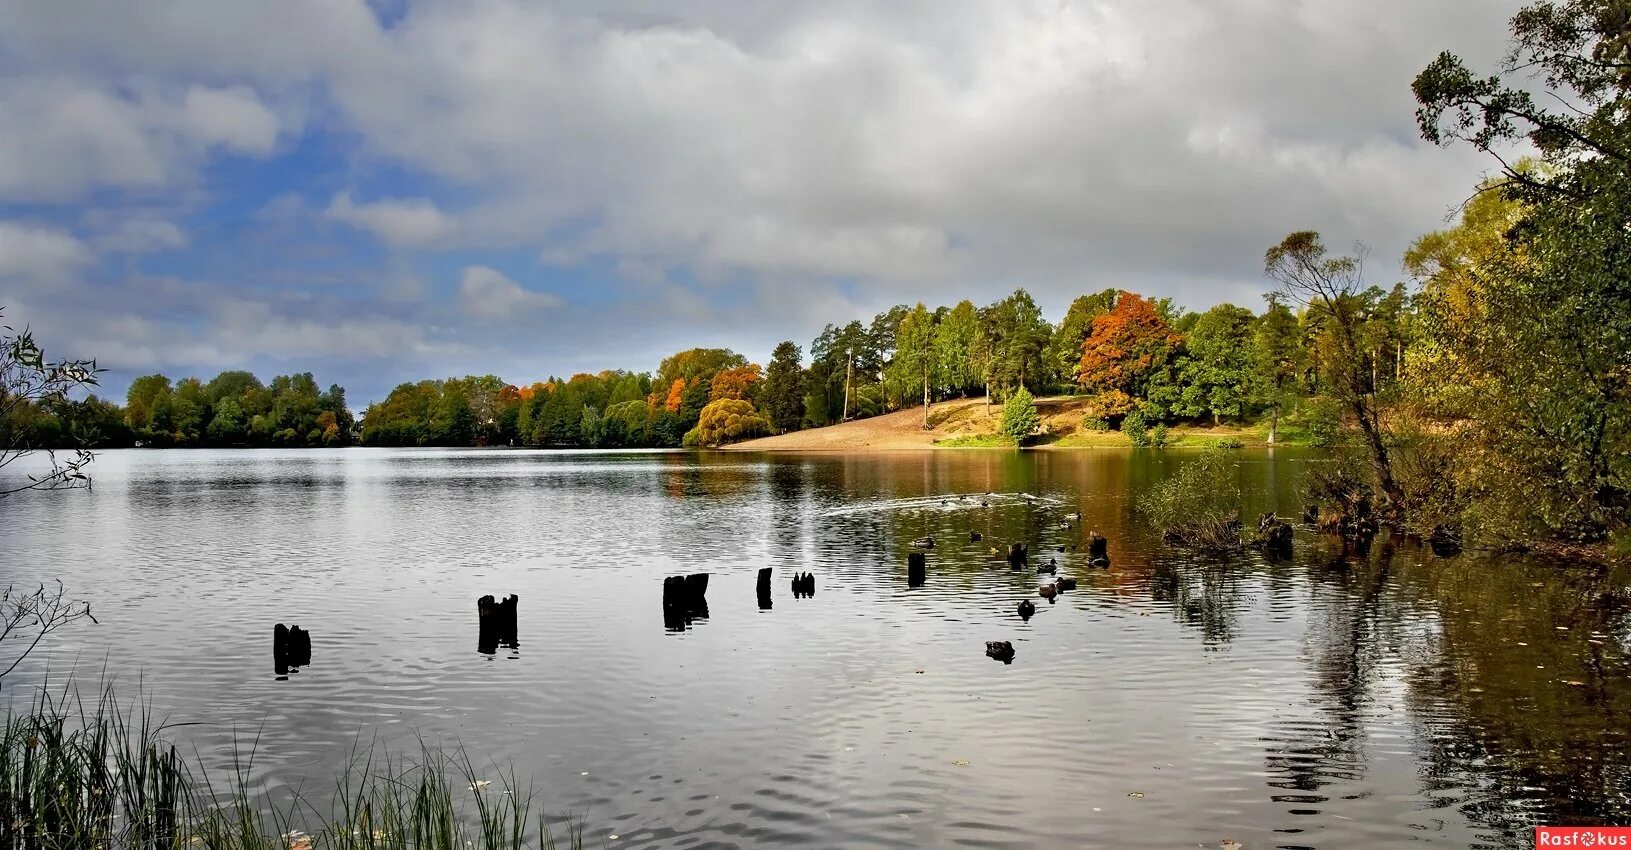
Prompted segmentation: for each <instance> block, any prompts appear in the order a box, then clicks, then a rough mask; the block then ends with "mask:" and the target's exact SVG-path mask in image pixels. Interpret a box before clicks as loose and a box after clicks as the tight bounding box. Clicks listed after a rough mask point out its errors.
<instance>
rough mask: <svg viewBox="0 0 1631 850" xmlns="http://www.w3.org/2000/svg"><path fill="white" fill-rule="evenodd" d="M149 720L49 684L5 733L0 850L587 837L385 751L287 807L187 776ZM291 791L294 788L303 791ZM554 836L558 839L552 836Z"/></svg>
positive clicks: (234, 848) (240, 773)
mask: <svg viewBox="0 0 1631 850" xmlns="http://www.w3.org/2000/svg"><path fill="white" fill-rule="evenodd" d="M169 729H170V727H167V726H166V725H165V724H164V723H163V722H161V721H159V720H158V719H157V718H155V717H154V716H153V715H152V714H151V712H150V711H149V710H147V709H145V708H131V707H128V706H124V705H121V704H120V703H119V702H118V701H117V700H116V699H115V697H114V695H113V693H112V691H111V690H110V689H107V688H104V689H103V690H102V692H101V694H100V696H99V698H98V699H97V700H96V701H94V702H89V703H88V702H86V701H84V700H82V699H81V698H80V696H79V694H78V692H77V690H74V689H72V688H71V687H69V688H66V689H64V690H62V691H61V692H59V693H53V692H52V691H50V690H49V689H48V688H47V687H46V686H42V687H41V689H40V690H39V692H38V695H37V696H36V697H35V699H34V701H33V703H32V705H31V706H30V707H28V708H27V709H16V708H12V709H10V710H8V711H7V713H6V715H5V717H4V719H3V721H0V850H82V848H87V847H96V848H105V850H191V848H209V850H470V848H472V847H475V848H481V850H555V848H557V847H562V848H571V850H579V849H580V848H582V846H583V831H584V830H583V825H582V823H581V822H580V821H578V820H576V819H573V818H553V819H552V818H548V817H546V816H544V815H542V814H540V813H538V812H536V811H535V810H534V802H535V795H534V794H533V792H532V791H531V789H529V788H526V787H523V786H522V785H520V784H519V783H518V782H517V780H516V777H515V775H514V773H513V771H506V770H503V769H501V768H499V767H498V766H497V765H491V766H489V767H488V769H486V770H483V769H481V768H479V767H478V766H477V765H476V763H475V762H473V761H472V760H471V759H470V757H469V756H468V754H466V753H465V752H464V751H462V750H452V751H448V750H443V749H441V748H438V747H435V746H432V745H429V744H424V743H421V744H420V748H419V754H418V756H417V757H413V758H407V757H401V756H398V755H393V754H392V753H390V752H389V751H387V750H385V749H384V748H383V747H381V746H379V745H375V746H371V747H367V748H363V749H360V750H358V751H355V752H353V753H352V757H351V761H350V767H349V768H348V770H347V771H346V773H345V774H344V775H342V776H340V777H337V778H335V779H333V780H332V784H330V783H327V782H325V783H324V784H326V785H328V787H329V788H330V791H329V793H328V794H327V795H324V796H306V795H304V794H301V793H299V792H298V791H297V792H295V794H294V796H293V797H292V799H290V800H289V801H288V802H287V803H286V804H284V805H282V806H274V805H271V804H270V803H269V801H266V800H261V799H258V798H257V797H256V795H255V794H254V793H253V792H252V791H251V790H250V787H249V782H248V780H247V773H248V769H249V765H250V764H251V763H252V762H253V758H254V756H253V751H252V749H251V752H250V754H249V755H247V756H245V757H243V758H239V759H236V760H235V762H236V766H235V768H234V770H233V771H231V778H230V781H226V782H219V781H216V778H215V777H214V776H212V775H211V773H210V772H209V771H207V770H206V769H205V768H204V767H203V766H202V765H201V764H197V765H195V764H192V763H190V762H189V760H188V759H187V758H186V757H184V756H183V755H182V753H181V752H180V750H179V749H178V748H177V747H176V745H175V744H174V742H172V741H171V740H170V739H169V737H168V734H167V733H168V731H169ZM297 785H298V783H290V784H289V787H297ZM557 831H560V832H561V833H562V836H561V837H560V838H558V837H557Z"/></svg>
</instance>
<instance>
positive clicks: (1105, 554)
mask: <svg viewBox="0 0 1631 850" xmlns="http://www.w3.org/2000/svg"><path fill="white" fill-rule="evenodd" d="M1087 557H1088V558H1089V559H1090V560H1091V559H1096V558H1103V559H1104V561H1105V563H1106V564H1108V563H1109V562H1110V541H1108V540H1106V539H1104V535H1102V534H1100V533H1098V532H1097V531H1095V532H1093V533H1092V534H1090V535H1089V536H1088V538H1087Z"/></svg>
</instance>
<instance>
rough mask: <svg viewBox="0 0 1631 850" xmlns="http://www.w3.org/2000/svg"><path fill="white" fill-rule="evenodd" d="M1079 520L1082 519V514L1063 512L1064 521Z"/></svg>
mask: <svg viewBox="0 0 1631 850" xmlns="http://www.w3.org/2000/svg"><path fill="white" fill-rule="evenodd" d="M1081 521H1082V515H1081V514H1079V513H1068V514H1065V522H1081Z"/></svg>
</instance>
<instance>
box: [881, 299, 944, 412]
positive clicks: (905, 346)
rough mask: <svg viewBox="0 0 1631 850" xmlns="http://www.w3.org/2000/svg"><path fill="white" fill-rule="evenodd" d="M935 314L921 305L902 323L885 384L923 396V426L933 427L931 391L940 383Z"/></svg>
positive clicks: (911, 311) (903, 392)
mask: <svg viewBox="0 0 1631 850" xmlns="http://www.w3.org/2000/svg"><path fill="white" fill-rule="evenodd" d="M934 343H935V326H934V314H932V313H930V312H929V311H928V309H927V308H925V307H924V306H923V302H921V301H920V302H918V304H917V306H916V307H913V308H912V309H911V310H910V311H908V312H907V313H906V314H905V315H904V316H902V318H901V320H900V328H899V330H898V331H897V332H896V334H895V356H894V359H892V360H890V361H889V366H888V367H887V368H886V369H885V371H884V375H885V381H886V382H887V383H888V384H889V385H890V386H891V387H893V388H895V389H896V391H897V392H898V393H899V395H900V396H902V397H903V398H904V397H909V396H910V395H914V394H916V393H917V392H921V393H922V394H923V427H924V428H927V427H929V405H930V404H931V402H932V401H933V399H932V397H931V395H930V392H931V390H932V389H933V387H934V385H935V383H936V381H937V373H938V371H939V370H938V368H937V367H938V366H939V359H938V358H937V357H936V356H935V354H936V352H935V345H934Z"/></svg>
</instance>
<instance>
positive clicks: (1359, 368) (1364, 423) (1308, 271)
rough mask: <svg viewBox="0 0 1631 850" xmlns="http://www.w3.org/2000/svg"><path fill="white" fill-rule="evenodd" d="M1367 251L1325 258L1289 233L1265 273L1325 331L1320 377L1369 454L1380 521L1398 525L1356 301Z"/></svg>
mask: <svg viewBox="0 0 1631 850" xmlns="http://www.w3.org/2000/svg"><path fill="white" fill-rule="evenodd" d="M1365 254H1366V250H1365V246H1363V245H1357V246H1355V251H1354V256H1351V257H1329V256H1327V254H1326V250H1325V245H1324V244H1323V243H1321V242H1320V235H1319V234H1318V233H1315V232H1313V231H1300V232H1297V233H1292V234H1290V235H1288V236H1286V238H1285V239H1283V240H1281V242H1280V244H1278V245H1275V246H1274V247H1272V248H1270V249H1269V250H1268V252H1267V253H1265V254H1264V256H1263V269H1264V273H1265V274H1266V275H1268V277H1269V278H1270V279H1271V280H1274V281H1276V282H1278V283H1279V284H1280V290H1279V291H1280V294H1281V295H1282V296H1283V297H1285V298H1286V299H1288V300H1290V301H1293V302H1296V303H1300V304H1302V305H1304V306H1305V307H1306V309H1307V310H1308V311H1309V312H1310V313H1311V314H1313V315H1315V316H1317V317H1318V318H1319V320H1321V321H1322V324H1323V325H1324V327H1325V330H1324V332H1323V334H1322V343H1321V345H1320V346H1319V348H1318V351H1317V353H1316V356H1315V364H1316V366H1317V367H1318V370H1319V373H1320V377H1321V378H1322V380H1323V381H1324V382H1325V385H1326V386H1327V387H1329V388H1330V389H1331V392H1332V394H1333V396H1335V397H1336V399H1337V400H1338V401H1339V402H1341V404H1342V405H1343V407H1344V408H1345V409H1346V411H1347V412H1348V414H1350V415H1351V416H1352V417H1353V418H1354V420H1355V422H1356V423H1357V424H1358V427H1359V433H1360V437H1361V440H1362V442H1363V444H1364V446H1365V448H1366V450H1367V451H1368V452H1369V454H1370V461H1371V467H1372V470H1373V472H1374V473H1375V475H1376V481H1377V488H1378V489H1379V490H1380V491H1381V493H1382V494H1383V495H1384V496H1385V497H1386V504H1384V505H1383V506H1382V513H1383V515H1384V517H1386V518H1387V519H1389V520H1390V521H1392V522H1395V523H1397V522H1398V520H1399V519H1400V511H1401V510H1402V509H1403V506H1404V503H1405V496H1404V492H1403V490H1402V489H1401V488H1400V487H1399V484H1398V482H1397V481H1396V480H1395V478H1394V476H1393V464H1392V458H1391V457H1390V455H1389V450H1388V436H1387V434H1386V433H1385V432H1384V430H1383V427H1382V404H1381V401H1380V400H1379V399H1378V398H1377V394H1376V382H1375V378H1376V370H1375V367H1374V360H1373V358H1372V357H1371V352H1370V349H1369V347H1368V346H1367V345H1365V329H1364V323H1365V315H1364V311H1363V301H1362V298H1361V297H1360V293H1361V291H1362V290H1361V285H1362V282H1363V280H1364V274H1365V264H1364V258H1365Z"/></svg>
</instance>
